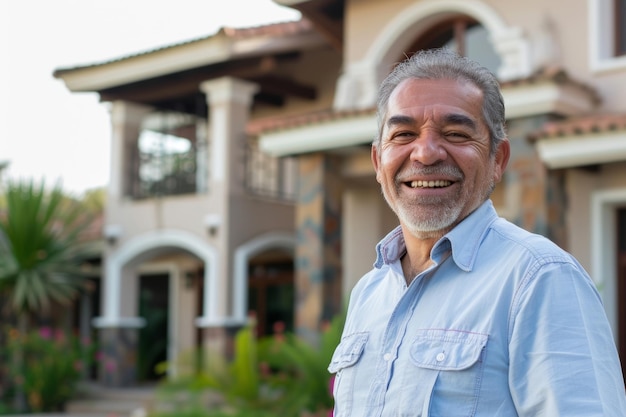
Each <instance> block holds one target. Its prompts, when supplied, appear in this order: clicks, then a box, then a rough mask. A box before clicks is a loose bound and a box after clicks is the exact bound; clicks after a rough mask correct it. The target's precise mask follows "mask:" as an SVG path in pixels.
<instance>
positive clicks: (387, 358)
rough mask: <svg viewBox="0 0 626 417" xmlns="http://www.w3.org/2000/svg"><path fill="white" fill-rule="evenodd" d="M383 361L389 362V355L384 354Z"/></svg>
mask: <svg viewBox="0 0 626 417" xmlns="http://www.w3.org/2000/svg"><path fill="white" fill-rule="evenodd" d="M383 359H384V360H386V361H387V362H389V361H390V360H391V353H385V354H384V355H383Z"/></svg>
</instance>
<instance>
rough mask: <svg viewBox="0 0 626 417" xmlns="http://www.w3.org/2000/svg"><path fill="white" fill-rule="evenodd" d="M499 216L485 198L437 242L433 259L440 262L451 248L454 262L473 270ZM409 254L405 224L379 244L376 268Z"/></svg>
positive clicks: (432, 251) (463, 267)
mask: <svg viewBox="0 0 626 417" xmlns="http://www.w3.org/2000/svg"><path fill="white" fill-rule="evenodd" d="M497 218H498V215H497V213H496V211H495V209H494V208H493V203H492V202H491V200H487V201H485V202H484V203H483V204H482V205H480V206H479V207H478V208H477V209H476V210H474V212H473V213H471V214H470V215H469V216H467V217H466V218H465V219H464V220H463V221H462V222H461V223H459V224H458V225H457V226H456V227H455V228H454V229H452V230H451V231H450V232H448V233H447V234H446V235H444V236H443V237H442V238H441V239H439V240H438V241H437V242H436V243H435V245H434V246H433V249H432V250H431V253H430V257H431V259H432V260H433V261H435V262H437V263H439V262H440V261H441V260H442V259H443V257H444V256H445V254H446V253H447V252H448V251H450V249H451V250H452V259H453V260H454V263H456V264H457V266H458V267H459V268H461V269H462V270H464V271H468V272H469V271H471V270H472V268H473V267H474V262H475V260H476V255H477V254H478V248H479V247H480V243H481V242H482V240H483V236H484V235H485V233H486V232H487V230H488V229H489V226H490V225H491V224H492V223H493V222H494V221H495V220H496V219H497ZM405 253H406V244H405V242H404V236H403V235H402V229H401V227H400V226H398V227H396V228H395V229H394V230H392V231H391V232H390V233H389V234H388V235H387V236H385V237H384V238H383V239H382V240H381V241H380V242H379V243H378V245H376V255H377V256H376V262H375V263H374V267H375V268H381V267H382V266H383V265H385V264H387V265H388V264H391V263H393V262H395V261H397V260H398V259H400V258H401V257H402V256H403V255H404V254H405Z"/></svg>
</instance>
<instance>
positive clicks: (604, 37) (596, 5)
mask: <svg viewBox="0 0 626 417" xmlns="http://www.w3.org/2000/svg"><path fill="white" fill-rule="evenodd" d="M587 6H588V9H589V13H588V14H587V16H588V21H587V23H588V25H589V42H588V45H589V51H588V54H589V66H590V67H591V70H592V71H593V72H605V71H613V70H623V69H626V56H620V57H616V56H614V55H613V49H614V46H615V45H614V39H613V32H614V23H613V13H614V12H613V9H612V7H613V5H612V3H611V2H610V1H608V0H589V2H588V5H587Z"/></svg>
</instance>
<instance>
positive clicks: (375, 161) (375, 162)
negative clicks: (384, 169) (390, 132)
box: [370, 144, 380, 183]
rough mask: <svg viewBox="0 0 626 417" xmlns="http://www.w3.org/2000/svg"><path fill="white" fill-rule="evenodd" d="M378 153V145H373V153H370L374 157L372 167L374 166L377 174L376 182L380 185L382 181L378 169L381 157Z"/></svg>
mask: <svg viewBox="0 0 626 417" xmlns="http://www.w3.org/2000/svg"><path fill="white" fill-rule="evenodd" d="M378 151H379V149H378V145H375V144H372V151H371V153H370V155H371V157H372V165H374V171H375V172H376V181H378V182H379V183H380V180H379V179H378V168H379V164H380V155H379V153H378Z"/></svg>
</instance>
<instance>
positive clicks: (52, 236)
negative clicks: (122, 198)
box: [0, 180, 90, 316]
mask: <svg viewBox="0 0 626 417" xmlns="http://www.w3.org/2000/svg"><path fill="white" fill-rule="evenodd" d="M3 188H4V193H3V200H4V204H5V206H4V210H3V212H2V213H1V214H0V295H2V296H4V297H5V299H6V300H7V301H8V302H7V303H6V304H7V305H6V306H7V307H8V308H9V309H11V311H12V312H13V313H14V314H16V315H18V316H19V315H21V314H26V315H29V314H35V313H39V312H42V311H45V310H46V309H48V308H49V307H50V305H51V303H52V302H56V303H60V304H68V303H69V302H70V301H71V300H72V299H74V297H75V296H76V295H77V294H78V292H79V290H80V288H81V283H82V281H83V280H82V277H81V274H80V269H79V266H80V261H81V256H80V255H81V254H80V251H79V250H78V246H77V243H78V238H79V235H80V233H81V231H82V230H83V229H84V227H85V226H86V225H87V224H88V222H89V220H90V219H89V216H88V215H85V214H84V213H83V212H82V210H81V205H80V204H79V203H78V202H77V201H76V200H74V199H71V198H69V197H67V196H66V195H65V194H64V193H63V190H62V188H61V186H60V185H58V184H57V185H55V186H54V187H52V189H50V190H49V191H48V190H47V189H46V187H45V183H44V182H41V183H39V184H37V183H35V182H34V181H33V180H18V181H9V182H8V183H7V184H6V185H5V186H4V187H3Z"/></svg>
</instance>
